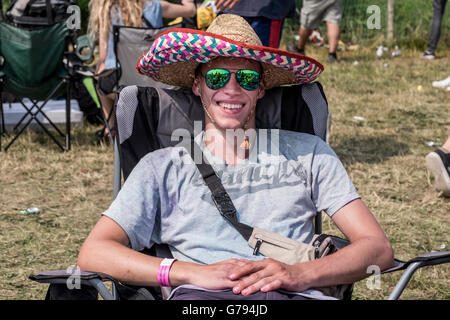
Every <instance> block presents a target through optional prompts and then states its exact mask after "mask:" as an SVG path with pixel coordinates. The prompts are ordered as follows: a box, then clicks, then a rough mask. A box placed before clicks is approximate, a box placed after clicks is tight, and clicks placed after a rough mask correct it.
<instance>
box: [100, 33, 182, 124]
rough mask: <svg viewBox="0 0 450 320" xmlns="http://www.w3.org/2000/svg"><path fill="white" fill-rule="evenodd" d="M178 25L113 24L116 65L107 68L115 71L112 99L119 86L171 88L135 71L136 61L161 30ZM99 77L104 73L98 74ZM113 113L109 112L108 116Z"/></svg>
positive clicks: (106, 122)
mask: <svg viewBox="0 0 450 320" xmlns="http://www.w3.org/2000/svg"><path fill="white" fill-rule="evenodd" d="M175 27H180V25H172V26H167V27H162V28H138V27H129V26H120V25H113V26H112V28H113V40H114V53H115V56H116V67H115V69H113V70H109V71H108V74H110V73H111V72H114V73H115V79H116V84H115V89H114V92H113V93H111V96H112V99H114V98H115V97H116V92H117V91H118V90H119V88H122V87H125V86H130V85H137V86H143V87H149V86H153V87H161V88H172V86H168V85H166V84H164V83H161V82H156V81H154V80H152V79H150V78H149V77H147V76H143V75H140V74H139V73H138V72H137V71H136V61H138V60H139V59H140V58H141V56H142V55H144V53H145V52H147V51H148V49H149V48H150V47H151V45H152V43H153V41H154V39H155V38H156V37H157V36H158V35H159V34H160V33H162V32H164V31H167V30H168V29H171V28H175ZM98 76H100V77H102V76H105V74H100V75H98ZM113 114H114V113H113V112H111V113H110V115H109V117H110V116H112V115H113ZM109 117H108V119H106V121H105V126H104V129H105V128H107V129H108V130H109V131H111V128H109V124H108V123H109Z"/></svg>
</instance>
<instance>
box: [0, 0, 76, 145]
mask: <svg viewBox="0 0 450 320" xmlns="http://www.w3.org/2000/svg"><path fill="white" fill-rule="evenodd" d="M30 2H31V1H30ZM0 4H1V1H0ZM45 4H46V5H47V13H50V14H49V15H48V16H47V17H46V18H42V17H37V18H34V17H29V19H21V20H20V19H19V20H20V21H19V20H13V22H14V23H7V22H5V21H0V57H1V58H0V60H1V64H0V96H1V93H2V92H3V91H6V92H9V93H12V94H13V95H15V96H16V97H17V98H18V99H19V101H20V102H21V104H22V106H23V107H24V109H25V111H26V113H25V114H24V115H23V117H22V118H21V119H20V120H19V122H18V123H17V125H16V126H15V127H14V132H15V136H14V137H13V138H12V139H11V140H10V142H9V143H8V144H7V145H6V147H5V148H4V150H5V151H6V150H8V148H9V147H10V146H11V145H12V144H13V143H14V142H15V141H16V139H17V138H18V137H19V136H20V135H21V134H22V133H23V132H24V130H25V129H26V128H27V127H28V126H29V125H30V124H31V122H32V121H33V120H35V121H36V122H37V124H38V125H39V126H40V127H41V128H42V129H43V130H44V131H45V132H46V133H47V134H48V136H49V137H50V138H51V139H52V140H53V141H54V142H55V143H56V144H57V145H58V147H59V148H60V149H61V150H66V151H67V150H69V149H70V147H71V146H70V144H71V141H70V125H71V124H70V118H71V108H70V96H71V84H72V81H73V72H72V71H71V70H69V69H68V67H67V64H66V65H65V64H64V63H63V61H64V59H65V58H67V57H70V56H71V55H72V54H73V53H74V52H67V50H68V47H69V44H70V43H72V45H74V47H77V43H76V31H75V30H69V29H68V27H67V24H66V22H65V20H64V21H59V20H55V19H54V18H55V17H53V15H52V12H53V11H52V7H51V6H52V3H51V1H49V0H46V1H45ZM55 21H59V22H55ZM19 22H20V23H19ZM74 56H78V57H79V54H75V55H72V57H70V59H71V60H73V59H74ZM63 95H65V98H66V108H65V115H66V117H65V118H66V119H65V123H66V126H65V133H63V132H62V131H61V130H60V129H59V128H58V127H57V126H56V125H55V123H54V122H53V121H52V120H51V119H50V118H49V117H48V116H47V115H46V113H45V112H44V111H43V108H44V107H45V105H46V104H47V103H48V101H49V100H50V99H52V98H56V97H60V96H63ZM24 98H28V99H30V100H31V106H29V105H26V104H25V103H24V101H23V100H24ZM38 115H42V116H43V117H44V118H45V120H46V121H48V123H49V125H50V126H51V127H52V128H53V129H55V130H56V132H57V134H58V135H59V136H60V137H62V138H63V140H64V142H62V141H60V140H61V138H60V139H59V140H58V139H57V138H56V137H55V136H54V135H53V134H52V132H51V131H50V130H48V129H47V127H46V126H45V125H44V124H43V123H42V121H40V120H39V117H38ZM0 117H1V122H0V125H1V127H0V139H1V138H2V135H4V134H5V133H6V128H5V120H4V113H3V104H2V101H1V100H0ZM63 144H64V146H63ZM0 147H1V141H0ZM0 150H1V149H0Z"/></svg>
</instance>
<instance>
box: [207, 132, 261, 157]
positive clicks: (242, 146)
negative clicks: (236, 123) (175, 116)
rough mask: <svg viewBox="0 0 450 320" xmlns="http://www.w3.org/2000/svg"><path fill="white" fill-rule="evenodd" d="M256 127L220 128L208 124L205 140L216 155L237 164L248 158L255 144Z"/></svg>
mask: <svg viewBox="0 0 450 320" xmlns="http://www.w3.org/2000/svg"><path fill="white" fill-rule="evenodd" d="M255 141H256V130H255V128H249V129H247V130H245V131H244V130H243V129H236V130H234V129H218V128H216V127H215V126H213V125H211V126H208V125H207V126H206V128H205V135H204V142H205V145H206V147H207V148H208V150H209V151H210V152H211V153H212V154H213V155H214V156H216V157H218V158H221V159H223V160H225V162H226V163H227V164H231V165H237V164H239V163H240V162H241V161H243V160H245V159H247V158H248V157H249V155H250V152H251V151H252V149H253V147H254V146H255Z"/></svg>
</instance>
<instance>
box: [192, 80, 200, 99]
mask: <svg viewBox="0 0 450 320" xmlns="http://www.w3.org/2000/svg"><path fill="white" fill-rule="evenodd" d="M192 92H193V93H194V94H195V95H196V96H199V97H200V80H199V79H198V78H197V77H196V78H195V79H194V82H193V83H192Z"/></svg>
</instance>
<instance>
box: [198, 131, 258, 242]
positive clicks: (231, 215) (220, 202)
mask: <svg viewBox="0 0 450 320" xmlns="http://www.w3.org/2000/svg"><path fill="white" fill-rule="evenodd" d="M195 154H201V155H202V159H201V161H200V163H198V161H195V157H194V155H195ZM190 155H191V158H192V159H193V160H194V162H195V164H196V166H197V168H198V170H199V171H200V174H201V175H202V177H203V180H204V181H205V183H206V185H207V186H208V188H209V190H211V198H212V200H213V201H214V204H215V205H216V207H217V209H218V210H219V213H220V214H221V215H222V216H223V217H224V218H225V219H227V220H228V221H229V222H230V223H231V225H232V226H233V227H234V228H236V230H237V231H238V232H239V233H240V234H241V235H242V236H243V237H244V239H245V240H247V241H248V239H250V236H251V235H252V232H253V228H252V227H250V226H248V225H246V224H244V223H240V222H239V221H238V220H237V216H236V208H235V206H234V204H233V201H231V198H230V196H229V195H228V193H227V191H226V190H225V188H224V187H223V185H222V181H221V180H220V178H219V177H218V176H217V174H216V172H215V171H214V169H213V167H212V166H211V165H210V164H209V163H208V161H207V160H206V158H205V156H204V154H203V152H202V150H201V149H200V146H199V145H198V144H197V143H196V142H195V141H194V140H193V139H192V140H191V148H190Z"/></svg>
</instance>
